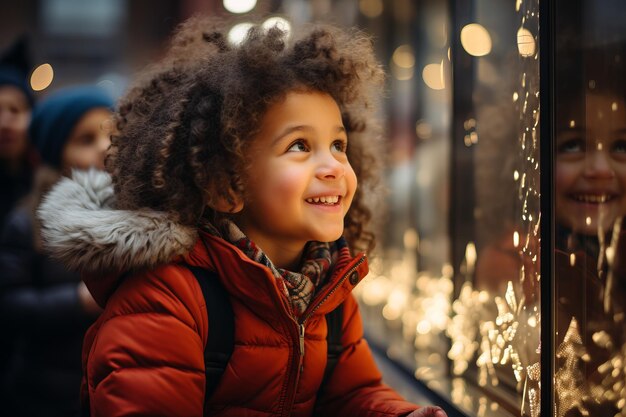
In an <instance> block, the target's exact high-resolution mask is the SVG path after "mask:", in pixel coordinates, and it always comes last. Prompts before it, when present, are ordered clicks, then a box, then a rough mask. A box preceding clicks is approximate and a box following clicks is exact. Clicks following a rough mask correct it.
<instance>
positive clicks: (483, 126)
mask: <svg viewBox="0 0 626 417" xmlns="http://www.w3.org/2000/svg"><path fill="white" fill-rule="evenodd" d="M457 4H459V5H460V4H463V2H460V1H459V2H457ZM459 8H460V7H459ZM538 12H539V2H538V1H537V0H525V1H521V0H520V1H516V2H510V3H509V2H501V1H497V0H477V1H475V2H474V7H473V8H472V9H470V10H469V11H467V12H466V13H467V14H466V15H465V16H459V18H461V19H462V18H463V17H465V20H463V21H461V22H460V25H459V27H460V40H461V47H462V50H461V51H459V53H458V54H457V55H456V56H455V58H456V59H457V61H456V65H455V72H456V73H457V74H458V75H457V76H455V87H457V86H459V88H455V91H454V94H455V99H454V100H455V107H454V114H455V119H456V120H455V125H456V126H457V129H456V131H455V134H454V136H453V137H452V141H453V146H454V149H455V153H456V155H457V161H458V164H459V165H460V167H459V168H458V169H459V172H458V174H457V177H456V179H457V181H459V182H462V183H463V184H464V185H463V186H458V187H456V191H455V192H454V193H453V196H452V198H453V206H452V207H453V212H454V217H453V222H455V223H456V225H457V226H456V227H454V228H453V235H452V238H453V239H454V242H455V243H454V245H453V247H454V248H455V250H454V251H453V262H454V265H455V269H456V270H457V271H458V272H457V273H456V276H455V294H457V297H456V299H455V301H454V303H453V306H452V309H453V318H452V323H451V326H450V327H449V328H448V334H449V336H450V338H451V340H452V347H451V349H450V352H449V357H450V358H451V359H452V372H453V374H454V375H459V376H462V377H464V378H466V379H467V380H473V381H474V382H475V383H477V384H478V385H479V386H480V387H481V388H482V390H483V393H488V396H490V397H494V398H498V401H499V402H500V404H501V405H503V406H504V407H506V408H507V409H508V410H509V411H511V412H513V413H514V414H515V415H528V416H532V417H536V416H538V415H539V410H540V392H539V376H540V364H539V362H540V351H539V348H540V341H539V336H540V321H541V319H540V310H539V303H540V292H539V279H540V267H539V254H540V239H539V224H540V217H541V216H540V213H539V193H540V190H539V179H540V176H539V174H540V173H539V61H538V57H539V54H538V52H539V51H538V39H539V38H538V36H539V24H538V18H539V15H538ZM466 55H470V56H471V61H469V63H465V62H466V61H465V60H466ZM472 71H473V76H472V74H471V72H472ZM459 72H461V73H460V74H459ZM466 74H467V75H466ZM468 83H469V84H470V85H471V86H472V88H471V89H469V91H465V90H466V89H467V87H466V86H467V84H468ZM468 176H469V177H470V178H471V180H469V181H468V180H467V177H468ZM467 202H471V204H467ZM470 400H471V401H473V402H474V403H475V402H476V399H475V398H471V397H470V398H468V400H467V401H468V402H469V401H470ZM480 400H481V399H480V398H479V401H480ZM483 415H493V414H491V413H490V411H486V412H485V413H484V414H483Z"/></svg>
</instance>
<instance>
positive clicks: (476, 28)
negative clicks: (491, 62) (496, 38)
mask: <svg viewBox="0 0 626 417" xmlns="http://www.w3.org/2000/svg"><path fill="white" fill-rule="evenodd" d="M461 45H463V49H465V51H466V52H467V53H468V54H470V55H472V56H485V55H487V54H488V53H489V52H491V36H490V35H489V32H487V29H485V28H484V26H482V25H479V24H478V23H470V24H469V25H466V26H465V27H464V28H463V29H461Z"/></svg>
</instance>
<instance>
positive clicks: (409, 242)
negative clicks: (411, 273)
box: [403, 228, 420, 249]
mask: <svg viewBox="0 0 626 417" xmlns="http://www.w3.org/2000/svg"><path fill="white" fill-rule="evenodd" d="M419 239H420V238H419V235H418V234H417V231H416V230H415V229H413V228H409V229H406V231H405V232H404V239H403V240H404V247H405V248H406V249H417V247H418V246H419Z"/></svg>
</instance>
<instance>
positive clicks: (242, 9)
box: [224, 0, 256, 14]
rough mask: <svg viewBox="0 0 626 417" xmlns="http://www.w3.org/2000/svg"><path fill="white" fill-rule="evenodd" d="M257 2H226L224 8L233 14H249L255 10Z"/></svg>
mask: <svg viewBox="0 0 626 417" xmlns="http://www.w3.org/2000/svg"><path fill="white" fill-rule="evenodd" d="M254 6H256V0H224V8H225V9H226V10H228V11H229V12H231V13H237V14H240V13H247V12H249V11H250V10H252V9H254Z"/></svg>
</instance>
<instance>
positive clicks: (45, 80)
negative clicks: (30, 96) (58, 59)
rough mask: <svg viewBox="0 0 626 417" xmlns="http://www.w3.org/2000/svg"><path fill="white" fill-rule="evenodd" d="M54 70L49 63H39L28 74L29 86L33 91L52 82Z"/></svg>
mask: <svg viewBox="0 0 626 417" xmlns="http://www.w3.org/2000/svg"><path fill="white" fill-rule="evenodd" d="M53 79H54V70H53V69H52V65H50V64H41V65H40V66H38V67H37V68H35V70H34V71H33V73H32V74H31V76H30V88H32V89H33V90H35V91H41V90H45V89H46V88H48V87H49V86H50V84H52V80H53Z"/></svg>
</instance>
